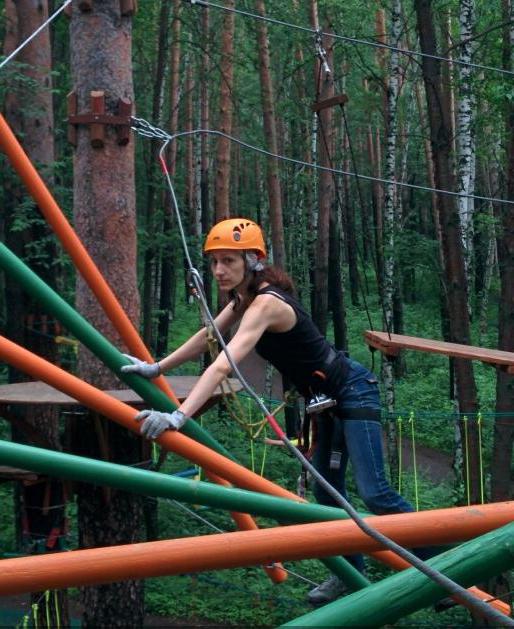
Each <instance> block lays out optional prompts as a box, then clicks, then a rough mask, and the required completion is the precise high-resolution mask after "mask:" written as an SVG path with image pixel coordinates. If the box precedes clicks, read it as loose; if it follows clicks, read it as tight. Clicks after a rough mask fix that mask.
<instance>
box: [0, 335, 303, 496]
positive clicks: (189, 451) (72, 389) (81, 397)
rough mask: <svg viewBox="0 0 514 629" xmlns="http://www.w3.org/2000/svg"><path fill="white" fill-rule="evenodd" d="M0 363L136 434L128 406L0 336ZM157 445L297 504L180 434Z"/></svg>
mask: <svg viewBox="0 0 514 629" xmlns="http://www.w3.org/2000/svg"><path fill="white" fill-rule="evenodd" d="M0 360H3V361H5V362H6V363H8V364H10V365H12V366H14V367H16V368H17V369H19V370H20V371H23V372H25V373H27V374H30V375H31V376H33V377H34V378H36V379H37V380H42V381H43V382H46V383H47V384H49V385H50V386H52V387H54V388H56V389H59V390H60V391H62V392H63V393H66V394H67V395H69V396H70V397H72V398H74V399H75V400H78V401H79V402H81V403H82V404H84V405H85V406H87V407H89V408H91V409H93V410H95V411H97V412H98V413H100V414H101V415H104V416H105V417H109V418H110V419H112V420H113V421H115V422H117V423H118V424H121V425H122V426H124V427H125V428H127V429H128V430H131V431H132V432H135V433H137V434H139V431H140V423H139V422H138V421H137V420H136V419H135V416H136V414H137V411H136V410H135V409H133V408H132V407H131V406H129V405H128V404H125V403H124V402H121V401H120V400H117V399H115V398H113V397H111V396H110V395H108V394H106V393H104V392H103V391H100V390H99V389H97V388H95V387H93V386H92V385H90V384H87V383H86V382H83V381H82V380H80V379H79V378H76V377H75V376H73V375H71V374H69V373H67V372H66V371H64V370H63V369H60V368H59V367H56V366H55V365H52V363H50V362H48V361H47V360H44V359H43V358H41V357H40V356H36V354H33V353H32V352H29V351H28V350H26V349H24V348H23V347H20V346H19V345H17V344H16V343H13V342H12V341H9V340H8V339H6V338H5V337H3V336H0ZM156 441H157V443H159V444H160V445H161V446H162V447H163V448H165V449H166V450H171V451H173V452H176V453H177V454H180V456H183V457H184V458H186V459H189V460H190V461H193V462H194V463H196V464H198V465H200V466H201V467H203V468H205V469H208V470H209V471H211V472H214V473H215V474H217V475H219V476H221V477H222V478H224V479H226V480H228V481H230V482H231V483H233V484H235V485H237V486H239V487H242V488H244V489H250V490H253V491H260V492H262V493H267V494H273V495H275V496H281V497H282V498H290V499H292V500H296V501H299V500H300V499H299V498H298V496H296V494H293V493H292V492H290V491H287V490H286V489H283V488H282V487H280V486H279V485H276V484H275V483H272V482H271V481H269V480H267V479H265V478H263V477H262V476H259V475H258V474H254V473H253V472H251V471H250V470H247V469H246V468H245V467H243V466H242V465H239V464H237V463H235V462H234V461H231V460H230V459H227V458H226V457H224V456H222V455H221V454H218V453H217V452H214V451H213V450H211V449H210V448H207V447H206V446H204V445H202V444H200V443H198V442H196V441H194V440H193V439H190V438H189V437H186V435H183V434H182V433H180V432H177V431H174V430H166V431H165V432H164V433H162V435H161V436H160V437H159V438H158V439H156Z"/></svg>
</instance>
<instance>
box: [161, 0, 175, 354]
mask: <svg viewBox="0 0 514 629" xmlns="http://www.w3.org/2000/svg"><path fill="white" fill-rule="evenodd" d="M181 12H182V2H181V1H180V0H173V21H172V24H171V38H172V41H171V51H170V88H169V89H170V111H169V118H168V132H169V133H171V134H172V133H175V132H176V131H177V128H178V114H179V103H180V49H181V45H180V43H181V42H180V34H181V30H182V21H181ZM166 157H167V166H168V170H169V173H170V176H171V177H174V175H175V172H176V169H177V142H176V140H175V141H173V142H171V143H170V144H169V145H168V151H167V155H166ZM164 198H165V199H164V206H165V210H164V213H165V215H164V217H163V222H162V233H163V234H165V235H170V234H171V231H172V228H173V225H174V220H173V217H172V215H171V212H172V211H173V210H172V202H171V195H170V193H169V191H168V190H166V193H165V195H164ZM180 259H181V258H180V256H179V255H177V254H176V252H175V251H174V249H173V248H172V247H171V243H170V240H168V241H166V240H165V244H164V247H163V248H162V251H161V274H160V290H159V319H158V322H157V339H156V344H155V352H156V355H157V356H162V355H163V354H167V353H168V334H169V329H170V316H171V314H172V313H173V311H174V299H173V298H174V294H175V282H176V273H175V269H176V268H177V264H180V262H179V260H180Z"/></svg>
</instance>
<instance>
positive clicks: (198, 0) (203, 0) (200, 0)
mask: <svg viewBox="0 0 514 629" xmlns="http://www.w3.org/2000/svg"><path fill="white" fill-rule="evenodd" d="M185 1H186V2H189V3H190V4H192V5H195V4H197V5H199V6H202V7H204V8H210V7H213V8H214V9H221V10H223V11H227V12H228V13H237V14H239V15H243V16H245V17H251V18H254V19H256V20H263V21H265V22H269V23H270V24H276V25H279V26H287V27H288V28H291V29H295V30H298V31H303V32H306V33H310V34H311V35H316V34H318V33H319V34H320V35H325V36H327V37H333V38H334V39H339V40H341V41H345V42H348V43H351V44H359V45H365V46H371V47H372V48H385V49H386V50H390V51H391V52H398V53H400V54H403V55H407V56H410V57H421V58H427V59H435V60H436V61H446V62H447V63H450V64H454V65H462V66H465V67H468V68H477V69H479V70H489V71H492V72H497V73H498V74H506V75H508V76H513V75H514V72H513V71H512V70H505V69H504V68H498V67H494V66H486V65H482V64H479V63H473V62H472V61H462V60H461V59H450V58H449V57H443V56H441V55H431V54H429V53H426V52H419V51H417V50H408V49H405V48H399V47H398V46H391V45H390V44H384V43H382V42H376V41H372V40H367V39H359V38H357V37H348V36H346V35H338V34H337V33H326V32H324V31H322V30H319V31H317V30H316V29H313V28H308V27H306V26H299V25H298V24H291V23H290V22H285V21H283V20H277V19H275V18H270V17H268V16H264V15H258V14H255V13H250V12H249V11H242V10H241V9H235V8H231V7H226V6H223V5H219V4H216V3H214V2H210V1H209V2H208V1H207V0H185ZM466 43H467V40H463V41H462V42H459V43H458V44H456V46H460V45H464V44H466Z"/></svg>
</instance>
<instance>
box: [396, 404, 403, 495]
mask: <svg viewBox="0 0 514 629" xmlns="http://www.w3.org/2000/svg"><path fill="white" fill-rule="evenodd" d="M396 425H397V436H398V441H397V443H398V493H399V494H401V493H402V474H403V449H402V436H403V418H402V416H401V415H398V417H397V418H396Z"/></svg>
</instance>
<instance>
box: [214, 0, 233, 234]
mask: <svg viewBox="0 0 514 629" xmlns="http://www.w3.org/2000/svg"><path fill="white" fill-rule="evenodd" d="M225 6H226V7H227V8H228V9H234V8H235V0H226V2H225ZM234 30H235V20H234V13H232V12H227V13H225V15H224V17H223V31H222V36H221V61H220V70H221V84H220V104H219V108H220V110H219V112H220V113H219V123H218V128H219V130H220V131H221V132H222V133H225V134H227V135H231V133H232V111H233V104H232V89H233V86H234V59H233V56H234ZM214 206H215V212H216V222H218V221H221V220H222V219H224V218H228V217H229V216H230V140H229V139H228V138H224V137H219V138H218V141H217V149H216V180H215V198H214Z"/></svg>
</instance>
